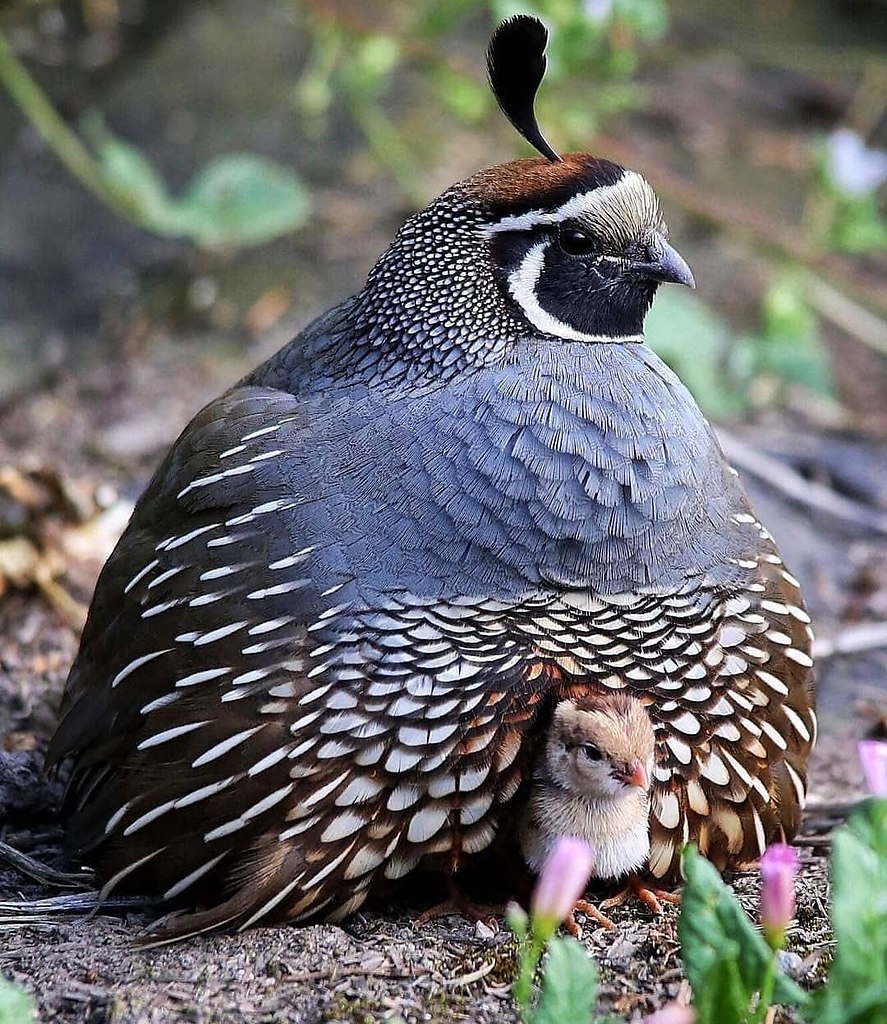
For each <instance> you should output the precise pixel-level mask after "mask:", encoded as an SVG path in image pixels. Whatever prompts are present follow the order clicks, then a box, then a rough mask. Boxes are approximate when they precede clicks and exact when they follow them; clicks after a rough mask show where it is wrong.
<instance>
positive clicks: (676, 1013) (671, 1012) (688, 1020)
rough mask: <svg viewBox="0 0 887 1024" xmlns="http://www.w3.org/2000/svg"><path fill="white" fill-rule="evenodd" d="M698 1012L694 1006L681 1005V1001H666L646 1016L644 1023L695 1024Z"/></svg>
mask: <svg viewBox="0 0 887 1024" xmlns="http://www.w3.org/2000/svg"><path fill="white" fill-rule="evenodd" d="M695 1020H696V1012H695V1011H694V1009H693V1007H692V1006H681V1005H680V1004H679V1003H666V1004H665V1006H663V1007H662V1009H661V1010H657V1011H656V1012H655V1013H654V1014H652V1015H651V1016H649V1017H644V1020H643V1024H693V1021H695Z"/></svg>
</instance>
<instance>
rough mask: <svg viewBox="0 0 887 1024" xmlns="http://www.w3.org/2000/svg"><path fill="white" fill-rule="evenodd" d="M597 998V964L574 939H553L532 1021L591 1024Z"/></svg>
mask: <svg viewBox="0 0 887 1024" xmlns="http://www.w3.org/2000/svg"><path fill="white" fill-rule="evenodd" d="M596 1002H597V968H596V967H595V965H594V962H593V961H592V960H591V959H590V958H589V956H588V953H586V951H585V947H584V946H582V945H581V944H580V943H578V942H577V941H576V940H575V939H566V938H564V939H562V938H557V939H552V941H551V942H550V943H549V946H548V956H547V958H546V960H545V963H544V973H543V975H542V988H541V991H540V993H539V1000H538V1002H537V1003H536V1008H535V1010H534V1011H533V1014H532V1021H533V1024H590V1021H591V1015H592V1011H593V1010H594V1006H595V1003H596Z"/></svg>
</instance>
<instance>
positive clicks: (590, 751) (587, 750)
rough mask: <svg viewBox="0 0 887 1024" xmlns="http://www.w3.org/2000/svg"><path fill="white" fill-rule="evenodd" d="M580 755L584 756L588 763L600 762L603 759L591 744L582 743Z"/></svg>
mask: <svg viewBox="0 0 887 1024" xmlns="http://www.w3.org/2000/svg"><path fill="white" fill-rule="evenodd" d="M582 753H583V754H585V756H586V757H587V758H588V760H589V761H602V760H603V759H604V755H603V754H602V753H601V752H600V751H599V750H598V748H597V747H596V746H595V745H594V744H593V743H584V744H583V745H582Z"/></svg>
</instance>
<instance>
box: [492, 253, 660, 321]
mask: <svg viewBox="0 0 887 1024" xmlns="http://www.w3.org/2000/svg"><path fill="white" fill-rule="evenodd" d="M547 247H548V242H537V243H536V245H534V246H533V248H532V249H530V251H529V252H528V253H527V254H526V256H524V258H523V259H522V260H521V264H520V266H519V267H518V268H517V270H513V271H512V272H511V273H510V274H509V275H508V290H509V292H511V297H512V298H513V299H514V301H515V302H516V303H517V304H518V305H519V306H520V308H521V309H522V310H523V312H524V316H525V317H526V318H527V319H528V320H529V321H530V323H531V324H532V325H533V326H534V327H536V328H537V329H538V330H540V331H542V333H543V334H553V335H554V336H555V337H556V338H564V339H566V340H567V341H643V340H644V339H643V336H642V335H640V334H630V335H624V336H623V337H618V338H611V337H608V336H606V335H603V334H583V333H582V331H577V330H575V329H574V328H573V327H570V325H569V324H565V323H564V322H563V321H562V320H558V318H557V317H555V316H552V315H551V313H548V312H546V311H545V310H544V309H543V308H542V307H541V306H540V305H539V299H538V298H537V296H536V285H537V284H538V283H539V278H540V276H541V274H542V268H543V266H544V264H545V249H546V248H547Z"/></svg>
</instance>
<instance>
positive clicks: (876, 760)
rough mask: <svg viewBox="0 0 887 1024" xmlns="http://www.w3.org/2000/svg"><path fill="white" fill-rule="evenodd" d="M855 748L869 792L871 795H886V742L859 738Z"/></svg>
mask: <svg viewBox="0 0 887 1024" xmlns="http://www.w3.org/2000/svg"><path fill="white" fill-rule="evenodd" d="M856 749H857V750H858V751H859V760H860V763H861V764H862V774H863V775H864V776H865V781H866V785H867V786H868V788H869V792H870V793H871V794H872V796H877V797H887V742H885V741H884V740H860V742H859V745H858V746H857V748H856Z"/></svg>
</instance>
